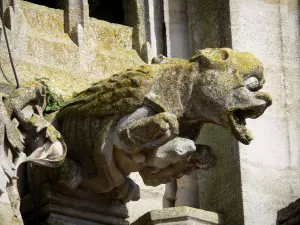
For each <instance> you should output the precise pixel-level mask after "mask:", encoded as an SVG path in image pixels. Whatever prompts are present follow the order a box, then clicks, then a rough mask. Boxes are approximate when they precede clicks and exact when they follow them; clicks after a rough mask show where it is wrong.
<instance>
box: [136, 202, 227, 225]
mask: <svg viewBox="0 0 300 225" xmlns="http://www.w3.org/2000/svg"><path fill="white" fill-rule="evenodd" d="M222 221H223V219H222V216H221V215H219V214H217V213H214V212H208V211H204V210H201V209H195V208H190V207H186V206H181V207H174V208H166V209H161V210H153V211H151V212H148V213H146V214H145V215H143V216H142V217H140V218H139V219H138V220H136V221H135V222H133V223H131V225H148V224H155V225H163V224H167V225H217V224H223V222H222Z"/></svg>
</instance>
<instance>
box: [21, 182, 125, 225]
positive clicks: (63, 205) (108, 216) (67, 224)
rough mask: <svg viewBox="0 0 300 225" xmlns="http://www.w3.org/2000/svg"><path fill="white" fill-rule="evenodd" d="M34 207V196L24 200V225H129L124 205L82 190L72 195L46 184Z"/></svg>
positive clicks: (75, 191)
mask: <svg viewBox="0 0 300 225" xmlns="http://www.w3.org/2000/svg"><path fill="white" fill-rule="evenodd" d="M34 194H35V198H36V207H33V205H34V204H33V200H32V199H33V198H32V193H30V194H28V195H25V196H24V197H23V198H22V200H21V202H22V203H21V212H22V215H23V220H24V223H25V225H26V224H27V225H30V224H34V223H35V222H36V221H37V220H38V221H39V223H40V224H43V225H54V224H55V225H57V224H63V225H104V224H107V225H108V224H109V225H128V224H129V223H128V222H127V221H126V218H127V217H128V211H127V209H126V206H125V205H124V204H121V203H118V202H112V201H111V200H110V199H109V198H108V197H106V196H105V195H101V194H99V195H96V194H92V193H89V192H86V191H83V190H79V189H76V190H73V191H70V190H68V189H65V188H63V187H54V186H52V185H49V184H46V185H42V186H40V187H38V188H37V190H36V193H34Z"/></svg>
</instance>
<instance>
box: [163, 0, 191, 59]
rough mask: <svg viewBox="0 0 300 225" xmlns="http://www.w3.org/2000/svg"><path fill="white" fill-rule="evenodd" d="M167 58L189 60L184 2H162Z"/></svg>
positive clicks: (183, 0) (179, 0)
mask: <svg viewBox="0 0 300 225" xmlns="http://www.w3.org/2000/svg"><path fill="white" fill-rule="evenodd" d="M164 20H165V25H166V44H167V56H168V57H173V58H176V57H179V58H185V59H187V58H189V56H190V51H189V43H188V39H189V29H188V16H187V1H186V0H164Z"/></svg>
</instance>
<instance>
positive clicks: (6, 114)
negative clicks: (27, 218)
mask: <svg viewBox="0 0 300 225" xmlns="http://www.w3.org/2000/svg"><path fill="white" fill-rule="evenodd" d="M45 105H46V102H45V89H44V87H43V86H42V85H41V84H39V83H35V82H31V83H29V84H24V86H23V87H21V88H18V89H15V88H14V87H13V86H12V85H10V84H8V83H0V209H1V210H0V218H1V224H23V223H22V218H21V215H20V212H19V206H20V197H19V193H18V188H17V178H18V177H17V170H18V167H19V166H20V164H21V163H23V162H33V163H35V164H39V165H43V166H47V167H57V166H59V165H61V164H62V162H63V160H64V159H65V156H66V146H65V144H64V141H63V139H62V137H61V135H60V133H59V132H58V131H57V130H55V128H54V127H53V126H52V125H51V124H50V123H48V122H47V121H46V120H45V119H44V118H43V115H42V112H43V109H44V107H45ZM6 199H8V201H7V200H6ZM7 202H8V203H9V204H10V206H6V204H7ZM11 212H12V213H13V214H14V216H13V215H10V213H11Z"/></svg>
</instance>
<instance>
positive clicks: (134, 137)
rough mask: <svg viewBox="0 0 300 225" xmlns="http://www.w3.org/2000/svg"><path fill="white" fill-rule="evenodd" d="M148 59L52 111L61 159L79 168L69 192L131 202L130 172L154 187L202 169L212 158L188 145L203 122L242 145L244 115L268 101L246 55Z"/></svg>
mask: <svg viewBox="0 0 300 225" xmlns="http://www.w3.org/2000/svg"><path fill="white" fill-rule="evenodd" d="M154 61H155V62H156V61H157V63H160V64H151V65H142V66H139V67H136V68H133V69H128V70H126V71H124V72H121V73H118V74H115V75H113V76H111V77H110V78H108V79H105V80H101V81H100V82H98V83H97V84H95V85H93V86H92V87H90V88H89V89H87V90H85V91H83V92H81V93H80V94H79V95H78V96H77V97H76V98H75V99H74V100H73V101H71V102H70V103H68V104H67V105H66V106H64V107H63V108H62V109H61V110H60V111H59V112H58V113H57V116H56V126H57V128H58V129H59V130H60V132H61V133H62V135H63V138H64V140H65V142H66V144H67V146H68V157H69V158H70V159H72V160H73V161H74V162H75V163H77V165H78V166H79V167H81V170H78V171H80V176H81V179H77V184H76V185H74V182H73V183H72V188H75V187H77V186H79V185H80V187H81V188H83V189H85V190H88V191H92V192H96V193H106V192H112V193H116V195H115V197H116V198H117V199H120V200H122V201H123V202H127V201H130V200H136V199H138V197H139V188H138V186H137V185H136V184H135V183H134V182H133V181H132V180H130V179H129V178H127V176H128V174H130V173H131V172H134V171H139V173H140V175H141V176H142V178H143V180H144V182H145V184H147V185H153V186H156V185H159V184H161V183H168V182H170V181H171V180H172V179H176V178H179V177H181V176H182V175H184V174H189V173H191V172H192V171H193V170H196V169H199V168H200V169H208V168H210V167H211V166H213V165H214V162H215V157H214V155H213V154H212V153H211V151H210V148H209V147H208V146H203V145H198V144H195V142H194V139H195V138H196V137H197V135H198V133H199V131H200V128H201V124H203V123H214V124H218V125H221V126H223V127H225V128H227V129H229V130H230V131H231V132H232V133H233V134H234V135H235V137H236V138H237V139H238V140H239V141H241V142H242V143H244V144H249V143H250V141H251V140H252V135H251V133H250V132H249V131H248V130H247V128H246V118H257V117H259V116H260V115H262V114H263V112H264V111H265V109H266V108H267V107H268V106H270V105H271V98H270V96H269V95H268V94H267V93H263V92H259V91H258V90H260V89H261V88H262V87H263V84H264V82H265V80H264V77H263V65H262V63H261V62H260V61H259V60H258V59H257V58H256V57H255V56H254V55H252V54H251V53H246V52H237V51H233V50H231V49H228V48H223V49H204V50H201V51H199V53H198V54H196V55H195V56H193V57H192V58H191V59H190V60H183V59H163V61H162V62H161V60H159V59H156V60H154ZM67 180H68V179H65V182H66V183H67V182H68V181H67ZM73 181H74V180H73ZM66 185H68V184H66Z"/></svg>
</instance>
